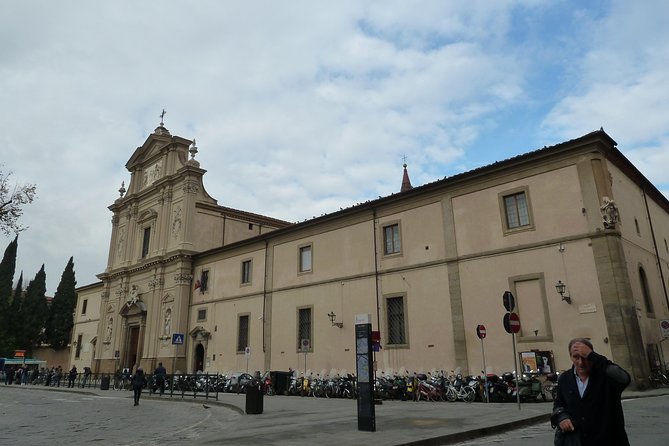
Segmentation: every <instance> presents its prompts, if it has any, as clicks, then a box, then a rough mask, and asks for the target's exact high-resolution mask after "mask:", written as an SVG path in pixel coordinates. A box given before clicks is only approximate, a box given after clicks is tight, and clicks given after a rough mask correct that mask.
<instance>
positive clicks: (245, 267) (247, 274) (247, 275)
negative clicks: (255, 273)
mask: <svg viewBox="0 0 669 446" xmlns="http://www.w3.org/2000/svg"><path fill="white" fill-rule="evenodd" d="M242 283H243V284H245V283H251V261H250V260H244V261H243V262H242Z"/></svg>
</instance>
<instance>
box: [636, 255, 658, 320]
mask: <svg viewBox="0 0 669 446" xmlns="http://www.w3.org/2000/svg"><path fill="white" fill-rule="evenodd" d="M639 282H640V283H641V293H642V294H643V302H644V304H645V305H646V313H655V311H654V310H653V301H652V299H651V298H650V288H649V287H648V278H647V277H646V271H644V270H643V266H640V267H639Z"/></svg>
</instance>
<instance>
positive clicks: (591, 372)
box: [551, 338, 631, 446]
mask: <svg viewBox="0 0 669 446" xmlns="http://www.w3.org/2000/svg"><path fill="white" fill-rule="evenodd" d="M569 355H570V357H571V361H572V363H573V366H572V368H571V370H569V371H567V372H565V373H563V374H561V375H560V378H559V380H558V388H557V395H556V397H555V402H554V403H553V414H552V415H551V425H552V426H554V427H558V428H559V429H558V430H557V431H556V434H555V435H556V442H555V444H556V445H558V444H565V445H566V444H580V445H582V446H589V445H607V446H618V445H620V446H628V445H629V440H628V439H627V433H626V432H625V418H624V415H623V407H622V403H621V395H622V392H623V390H625V388H626V387H627V386H628V385H629V383H630V381H631V378H630V375H629V373H627V372H626V371H625V370H624V369H622V368H621V367H620V366H618V365H617V364H614V363H613V362H611V361H610V360H609V359H607V358H606V357H605V356H603V355H600V354H598V353H595V352H594V348H593V346H592V343H591V342H590V341H589V340H588V339H585V338H575V339H572V340H571V341H570V342H569ZM579 440H580V443H579ZM573 441H575V443H573Z"/></svg>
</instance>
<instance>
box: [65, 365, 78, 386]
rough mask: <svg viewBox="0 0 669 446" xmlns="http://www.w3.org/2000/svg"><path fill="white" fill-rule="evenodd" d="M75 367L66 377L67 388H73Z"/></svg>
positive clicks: (75, 373) (75, 375) (75, 376)
mask: <svg viewBox="0 0 669 446" xmlns="http://www.w3.org/2000/svg"><path fill="white" fill-rule="evenodd" d="M77 373H78V372H77V366H76V365H73V366H72V368H71V369H70V373H69V374H68V375H67V388H68V389H69V388H71V387H74V380H75V379H77Z"/></svg>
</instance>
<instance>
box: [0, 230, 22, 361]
mask: <svg viewBox="0 0 669 446" xmlns="http://www.w3.org/2000/svg"><path fill="white" fill-rule="evenodd" d="M18 244H19V237H18V235H17V236H16V237H14V240H13V241H11V242H10V243H9V245H7V248H6V249H5V255H4V256H3V257H2V261H1V262H0V357H7V356H9V354H10V353H11V354H12V356H13V353H14V352H13V349H14V347H13V343H11V340H10V335H11V334H12V333H11V331H10V330H9V323H10V321H11V317H12V316H11V313H10V307H11V304H12V284H13V283H14V272H15V270H16V250H17V247H18Z"/></svg>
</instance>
